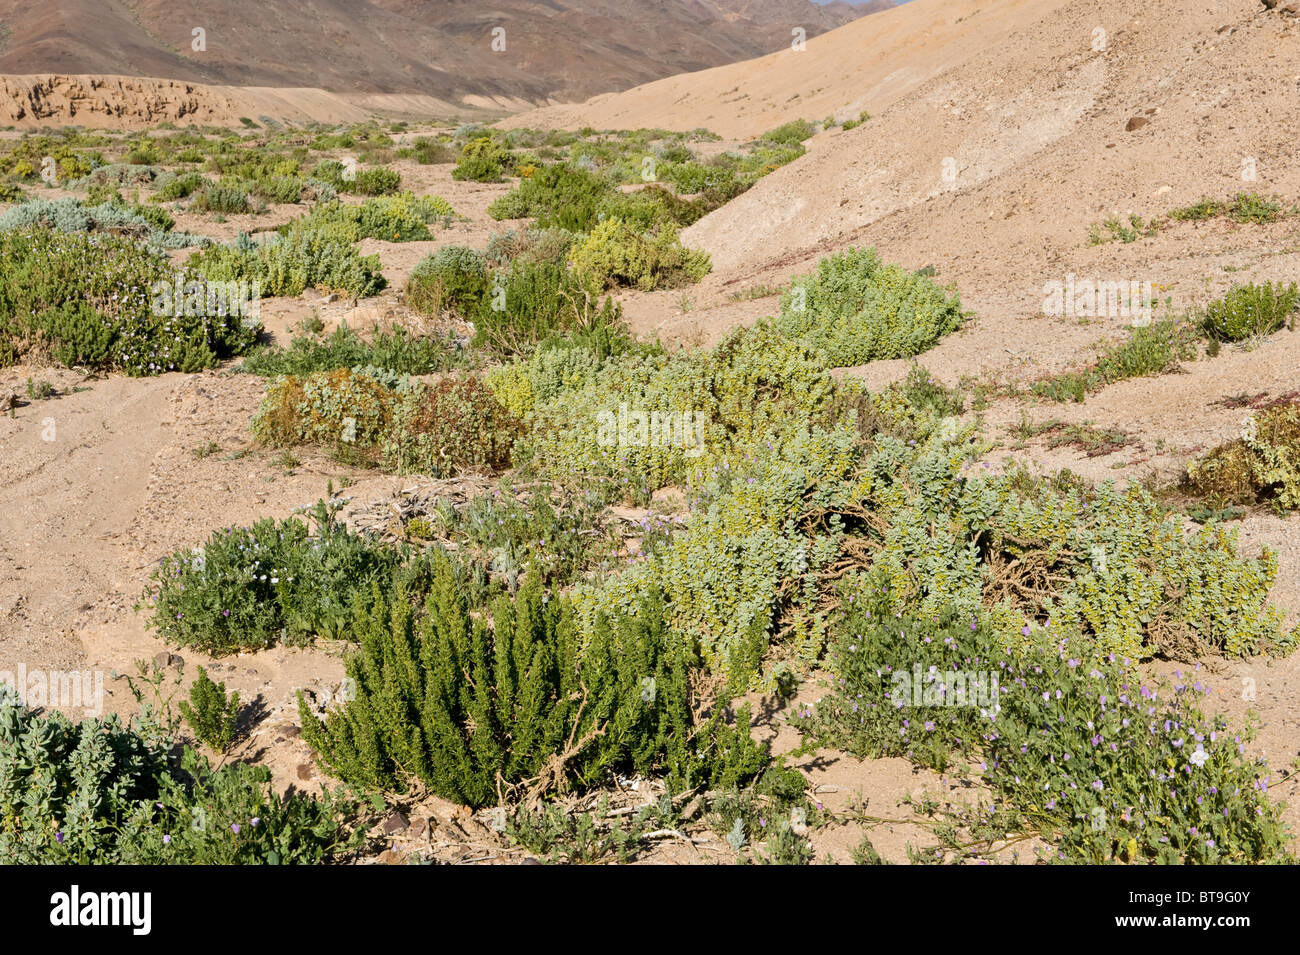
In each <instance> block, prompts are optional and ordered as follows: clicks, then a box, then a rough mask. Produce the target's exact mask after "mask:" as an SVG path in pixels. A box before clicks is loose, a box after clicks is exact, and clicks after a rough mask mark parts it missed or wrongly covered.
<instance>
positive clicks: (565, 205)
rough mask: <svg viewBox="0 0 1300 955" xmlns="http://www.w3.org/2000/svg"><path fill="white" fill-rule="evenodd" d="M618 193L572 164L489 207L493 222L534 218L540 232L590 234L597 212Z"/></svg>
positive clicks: (538, 175) (546, 171)
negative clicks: (544, 229)
mask: <svg viewBox="0 0 1300 955" xmlns="http://www.w3.org/2000/svg"><path fill="white" fill-rule="evenodd" d="M613 192H614V187H613V185H612V184H611V183H610V182H609V181H608V180H607V179H605V178H604V177H603V176H601V175H599V174H598V173H594V172H590V171H588V170H585V169H580V168H578V167H576V166H570V165H568V164H558V165H554V166H546V167H544V168H542V169H539V170H538V171H537V172H535V173H534V174H533V175H532V176H531V177H529V178H527V179H524V180H522V181H521V182H520V183H519V185H518V186H516V187H515V188H514V189H512V190H511V191H510V192H508V193H506V194H505V195H504V196H500V197H498V198H497V199H494V200H493V201H492V203H491V205H489V206H488V215H490V216H491V217H492V218H493V219H525V218H528V217H530V216H531V217H534V218H535V219H536V220H537V221H536V225H537V226H538V227H539V228H548V227H552V226H554V227H558V228H561V229H567V230H568V231H570V232H587V231H589V230H590V229H591V228H592V227H593V226H594V225H595V224H596V221H597V210H598V208H599V206H600V204H601V202H602V200H604V199H605V198H607V197H608V196H610V195H611V194H612V193H613Z"/></svg>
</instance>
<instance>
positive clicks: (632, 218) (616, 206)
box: [597, 185, 709, 232]
mask: <svg viewBox="0 0 1300 955" xmlns="http://www.w3.org/2000/svg"><path fill="white" fill-rule="evenodd" d="M708 211H709V209H708V208H707V206H706V204H705V203H702V202H692V201H690V200H689V199H682V198H680V197H678V196H677V195H676V194H674V193H673V192H670V191H669V190H667V189H665V188H663V187H662V186H656V185H651V186H646V187H645V188H643V189H638V190H636V191H635V192H616V193H614V194H613V195H610V196H608V197H606V198H605V199H604V200H603V201H602V202H601V203H600V206H599V207H598V210H597V214H598V215H599V216H600V217H601V218H603V219H608V218H616V219H621V220H623V221H624V222H626V223H627V224H628V225H630V226H632V227H633V228H635V229H638V230H640V231H642V232H651V231H653V230H655V229H656V228H659V227H660V226H661V225H663V224H665V223H667V224H670V225H675V226H688V225H690V224H691V223H693V222H695V221H696V220H698V219H700V218H702V217H703V216H704V214H705V213H706V212H708Z"/></svg>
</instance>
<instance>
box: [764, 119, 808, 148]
mask: <svg viewBox="0 0 1300 955" xmlns="http://www.w3.org/2000/svg"><path fill="white" fill-rule="evenodd" d="M815 132H817V129H816V127H815V126H813V124H812V123H810V122H809V121H808V120H806V119H796V120H791V121H790V122H788V123H784V124H782V125H780V126H778V127H776V129H769V130H768V131H767V132H765V133H764V134H763V135H762V137H761V138H762V139H764V140H766V141H767V142H771V143H780V144H781V145H782V146H793V145H795V144H796V143H801V142H803V141H804V140H805V139H808V138H810V137H811V136H812V134H813V133H815Z"/></svg>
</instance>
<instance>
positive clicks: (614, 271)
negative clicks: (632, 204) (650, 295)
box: [572, 218, 712, 291]
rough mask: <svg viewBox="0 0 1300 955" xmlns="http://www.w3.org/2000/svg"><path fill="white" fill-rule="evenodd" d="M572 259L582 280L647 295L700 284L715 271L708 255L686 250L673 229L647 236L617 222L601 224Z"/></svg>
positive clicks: (574, 250) (578, 248) (576, 248)
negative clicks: (631, 289)
mask: <svg viewBox="0 0 1300 955" xmlns="http://www.w3.org/2000/svg"><path fill="white" fill-rule="evenodd" d="M572 259H573V270H574V271H575V272H577V273H578V274H579V275H581V276H584V277H588V278H591V279H594V280H596V281H599V282H602V283H604V284H606V285H611V286H612V285H630V286H635V287H636V288H639V289H642V290H645V291H649V290H651V289H656V288H674V287H677V286H681V285H688V284H690V283H692V282H698V281H699V280H700V279H702V278H704V276H705V275H707V274H708V272H709V269H710V268H712V265H711V263H710V261H709V255H708V253H707V252H701V251H698V250H696V249H688V248H685V247H684V246H683V245H682V243H681V240H680V239H678V237H677V231H676V230H675V229H673V228H672V227H671V226H667V225H661V226H660V227H659V228H658V229H657V231H655V232H653V233H650V234H644V233H641V232H639V231H637V230H636V229H635V228H633V227H632V226H631V225H629V224H627V223H625V222H623V221H622V220H621V219H617V218H609V219H604V220H603V221H601V222H600V223H598V224H597V225H596V227H595V228H594V229H592V230H591V234H590V235H588V236H587V237H586V238H585V239H583V240H582V241H580V242H579V243H578V244H577V245H576V246H575V247H574V249H573V256H572Z"/></svg>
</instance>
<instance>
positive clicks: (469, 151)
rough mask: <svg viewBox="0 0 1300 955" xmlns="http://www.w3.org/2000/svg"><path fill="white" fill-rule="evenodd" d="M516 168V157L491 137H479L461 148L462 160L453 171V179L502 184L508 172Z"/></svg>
mask: <svg viewBox="0 0 1300 955" xmlns="http://www.w3.org/2000/svg"><path fill="white" fill-rule="evenodd" d="M513 168H514V156H513V155H512V154H511V152H510V150H508V149H506V148H505V147H504V146H502V145H501V144H500V143H499V142H497V141H496V140H495V139H493V138H492V137H491V136H478V137H476V138H474V139H471V140H470V141H469V142H467V143H465V145H464V146H463V147H462V148H461V151H460V160H459V161H458V162H457V163H456V168H455V169H453V170H452V171H451V178H453V179H469V180H472V181H474V182H500V181H501V176H502V174H503V173H505V172H506V171H507V170H510V169H513Z"/></svg>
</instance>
